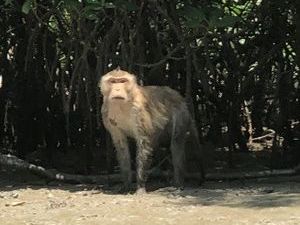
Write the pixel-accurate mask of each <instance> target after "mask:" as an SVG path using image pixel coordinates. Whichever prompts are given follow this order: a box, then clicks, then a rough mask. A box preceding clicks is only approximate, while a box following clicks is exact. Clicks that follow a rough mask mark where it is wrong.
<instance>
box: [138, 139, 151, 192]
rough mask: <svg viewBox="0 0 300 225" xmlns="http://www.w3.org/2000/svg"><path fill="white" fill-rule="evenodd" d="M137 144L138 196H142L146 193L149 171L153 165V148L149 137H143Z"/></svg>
mask: <svg viewBox="0 0 300 225" xmlns="http://www.w3.org/2000/svg"><path fill="white" fill-rule="evenodd" d="M137 142H138V143H137V156H136V167H137V177H136V180H137V194H142V193H145V192H146V189H145V185H146V181H147V178H148V174H147V170H148V169H149V166H150V164H151V154H152V151H153V148H152V147H151V144H150V140H149V138H148V137H147V136H141V137H140V138H139V140H137Z"/></svg>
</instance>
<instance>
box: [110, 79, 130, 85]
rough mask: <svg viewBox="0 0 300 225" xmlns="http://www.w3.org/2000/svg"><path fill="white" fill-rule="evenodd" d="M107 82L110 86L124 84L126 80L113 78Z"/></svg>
mask: <svg viewBox="0 0 300 225" xmlns="http://www.w3.org/2000/svg"><path fill="white" fill-rule="evenodd" d="M109 82H110V83H111V84H118V83H126V82H128V80H127V79H126V78H115V79H110V80H109Z"/></svg>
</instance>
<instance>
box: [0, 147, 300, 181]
mask: <svg viewBox="0 0 300 225" xmlns="http://www.w3.org/2000/svg"><path fill="white" fill-rule="evenodd" d="M0 165H4V166H8V167H13V168H16V169H21V170H27V171H29V172H31V173H33V174H35V175H37V176H39V177H41V178H45V179H47V180H49V181H54V180H56V181H61V182H65V183H73V184H76V183H84V184H108V183H110V184H111V183H119V182H121V176H120V175H119V174H103V175H77V174H68V173H62V172H59V171H57V170H55V169H45V168H43V167H41V166H37V165H34V164H31V163H28V162H26V161H24V160H22V159H19V158H18V157H16V156H14V155H10V154H7V155H5V154H1V153H0ZM299 173H300V166H297V167H295V168H294V169H280V170H263V171H252V172H230V173H207V174H206V176H205V177H206V178H205V180H208V181H220V180H239V179H255V178H263V177H276V176H292V175H297V174H299ZM133 174H134V172H133ZM150 176H151V177H153V178H158V177H169V178H170V177H172V173H170V172H166V171H159V172H158V171H155V172H154V171H153V172H150ZM133 177H134V176H133ZM186 178H187V179H190V180H199V178H201V174H200V173H187V174H186Z"/></svg>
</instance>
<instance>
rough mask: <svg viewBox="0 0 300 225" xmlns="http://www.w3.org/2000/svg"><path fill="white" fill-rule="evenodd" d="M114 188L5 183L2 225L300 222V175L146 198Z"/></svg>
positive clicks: (167, 190) (157, 191)
mask: <svg viewBox="0 0 300 225" xmlns="http://www.w3.org/2000/svg"><path fill="white" fill-rule="evenodd" d="M0 184H1V182H0ZM114 189H116V187H113V188H103V187H99V186H84V185H57V184H56V185H52V186H45V185H41V186H39V185H20V184H18V185H13V186H12V185H9V184H7V183H6V184H1V185H0V224H1V225H8V224H11V225H19V224H20V225H22V224H28V225H50V224H55V225H58V224H87V225H90V224H91V225H93V224H97V225H103V224H104V225H106V224H107V225H108V224H109V225H111V224H126V225H127V224H129V225H130V224H137V225H147V224H149V225H150V224H151V225H153V224H188V225H192V224H197V225H198V224H201V225H216V224H225V225H235V224H244V225H246V224H249V225H250V224H251V225H255V224H268V225H271V224H278V225H279V224H282V225H291V224H293V225H299V224H300V179H299V180H297V179H295V178H293V181H291V180H286V179H285V180H284V181H282V180H281V179H275V180H274V179H273V180H272V181H269V180H260V181H257V180H256V181H253V180H252V181H244V182H238V181H235V182H207V183H205V184H204V185H203V186H201V187H193V188H192V187H187V188H185V189H184V190H177V189H175V188H172V187H164V188H153V189H154V190H151V191H150V192H149V193H148V194H145V195H142V196H140V195H134V194H127V195H122V194H116V193H117V192H115V191H114Z"/></svg>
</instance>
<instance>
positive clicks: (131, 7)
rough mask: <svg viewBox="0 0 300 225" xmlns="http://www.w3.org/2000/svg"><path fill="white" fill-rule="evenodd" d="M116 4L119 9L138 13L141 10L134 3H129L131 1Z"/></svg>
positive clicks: (121, 1)
mask: <svg viewBox="0 0 300 225" xmlns="http://www.w3.org/2000/svg"><path fill="white" fill-rule="evenodd" d="M114 4H115V5H116V6H117V7H120V8H123V9H125V10H127V11H136V10H138V9H139V7H138V6H137V5H136V4H134V3H133V2H129V1H125V0H116V1H115V2H114Z"/></svg>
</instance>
